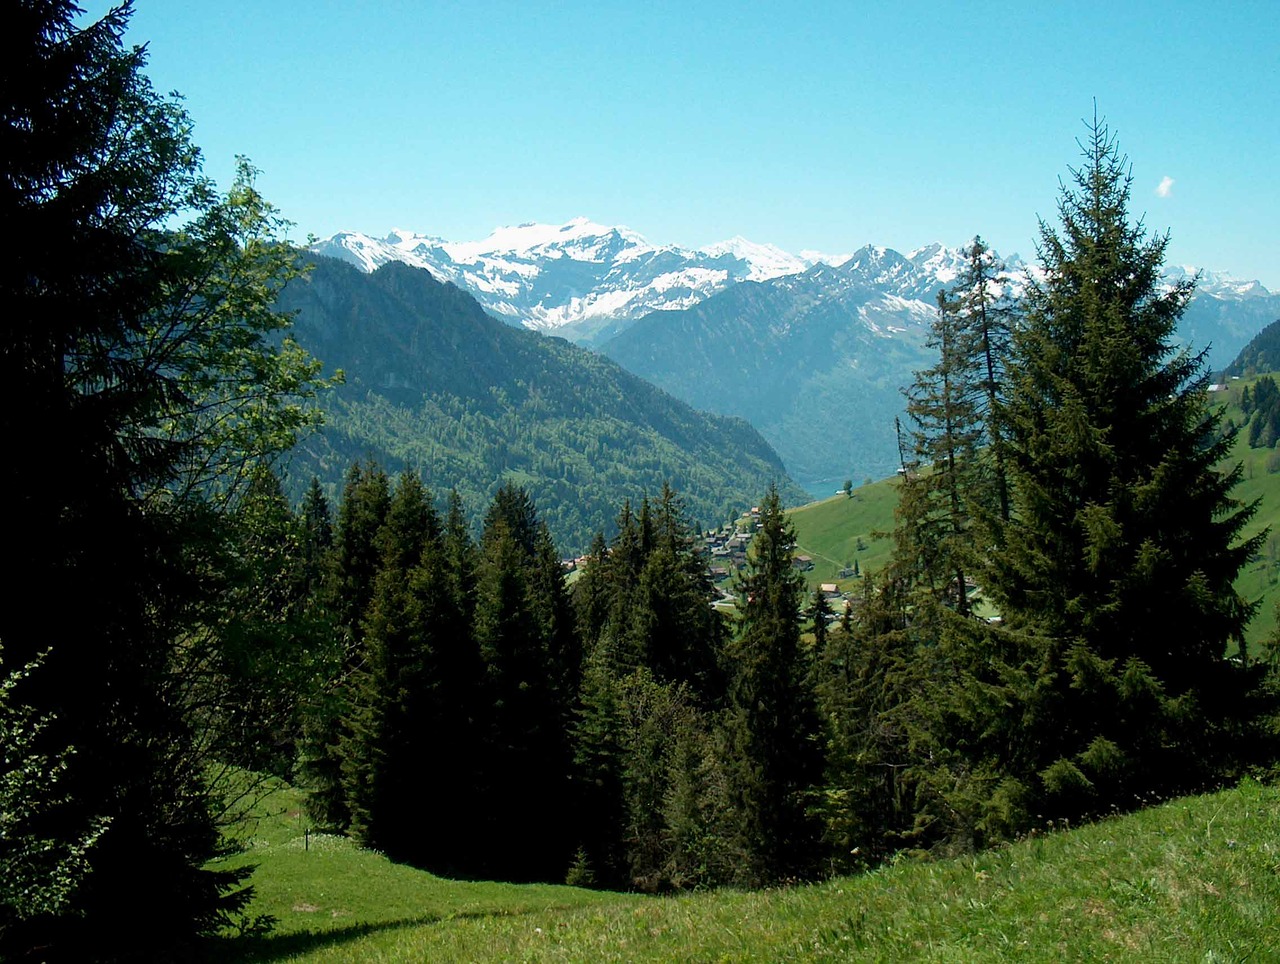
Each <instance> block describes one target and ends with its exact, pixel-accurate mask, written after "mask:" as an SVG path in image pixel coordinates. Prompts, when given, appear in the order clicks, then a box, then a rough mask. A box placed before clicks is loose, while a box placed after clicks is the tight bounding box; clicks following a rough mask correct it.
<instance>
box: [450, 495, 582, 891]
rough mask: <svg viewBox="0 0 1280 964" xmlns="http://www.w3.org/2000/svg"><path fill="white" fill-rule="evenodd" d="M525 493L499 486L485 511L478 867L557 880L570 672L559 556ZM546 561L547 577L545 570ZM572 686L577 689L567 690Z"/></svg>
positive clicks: (568, 850)
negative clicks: (482, 822) (481, 798)
mask: <svg viewBox="0 0 1280 964" xmlns="http://www.w3.org/2000/svg"><path fill="white" fill-rule="evenodd" d="M548 543H549V537H548V536H547V534H546V530H545V526H544V525H543V524H542V523H541V522H540V521H539V519H538V517H537V511H536V508H535V507H534V505H533V501H532V500H531V499H530V498H529V496H528V494H527V493H526V492H525V491H524V490H523V489H520V488H518V487H514V486H504V487H503V488H502V489H500V490H499V492H498V493H497V495H496V496H495V497H494V501H493V503H492V504H491V505H490V508H489V511H488V512H487V514H486V517H485V529H484V534H483V536H482V539H481V551H480V558H481V562H480V578H479V583H478V587H477V601H476V615H475V633H476V642H477V644H478V646H479V650H480V656H481V660H482V662H483V666H484V670H483V674H484V676H483V683H482V689H481V692H482V703H483V713H482V716H481V728H482V733H481V735H480V740H481V751H480V754H479V756H480V762H481V770H482V775H481V777H480V783H481V786H482V792H483V793H484V794H485V798H486V799H485V807H484V811H485V819H486V827H485V832H484V835H483V839H482V840H481V841H480V844H479V846H478V847H477V857H478V858H479V859H480V860H481V861H482V862H483V867H484V872H485V873H490V874H494V875H497V876H501V877H504V878H507V879H517V880H539V879H540V880H553V879H555V880H563V878H564V874H565V871H566V870H567V868H568V866H569V863H570V860H571V858H572V853H573V851H572V848H573V844H572V842H571V841H570V835H569V830H570V826H569V822H570V821H569V815H568V813H567V812H566V811H567V808H566V806H565V804H566V801H567V799H568V793H569V772H570V765H571V764H570V760H571V749H570V747H569V745H568V725H569V720H570V717H571V714H572V706H571V705H570V704H566V702H565V695H566V689H567V686H566V679H565V676H564V674H565V673H567V672H574V673H576V672H578V671H580V666H578V665H575V661H574V657H573V655H572V654H573V653H574V652H575V651H576V645H575V643H574V642H573V641H572V638H571V634H572V633H573V626H572V620H571V619H570V618H569V615H568V604H567V601H566V599H565V598H564V594H565V589H564V584H563V577H562V574H561V572H560V564H559V561H558V559H556V558H555V554H554V551H549V550H548V548H547V546H548ZM553 566H554V576H553V575H552V572H551V569H552V567H553ZM575 695H576V694H575Z"/></svg>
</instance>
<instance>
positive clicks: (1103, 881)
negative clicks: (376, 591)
mask: <svg viewBox="0 0 1280 964" xmlns="http://www.w3.org/2000/svg"><path fill="white" fill-rule="evenodd" d="M300 804H301V799H300V797H299V795H298V794H297V793H296V792H295V791H293V790H291V789H289V788H287V787H283V786H279V787H278V788H277V789H276V790H275V792H274V793H273V794H272V795H271V796H269V797H268V798H267V799H265V800H264V801H263V803H262V807H261V810H262V813H263V814H264V815H263V816H262V817H261V818H260V819H258V820H256V821H253V822H252V823H250V824H248V825H247V826H246V831H247V834H248V836H247V841H246V842H247V849H246V851H245V853H244V854H242V855H240V856H238V857H236V858H235V861H236V862H237V863H243V862H248V863H254V864H257V866H258V870H257V872H256V873H255V874H254V877H253V883H254V885H255V887H256V888H257V892H258V896H257V899H256V902H255V904H254V907H253V910H254V912H255V913H258V914H271V915H274V916H275V917H276V918H278V924H277V926H276V929H275V931H274V932H273V933H272V934H270V935H269V936H266V937H240V938H227V939H224V940H222V941H219V942H218V943H217V944H216V945H214V946H213V947H212V948H211V949H210V950H211V958H212V959H213V960H217V961H245V962H247V961H298V962H332V961H387V962H390V961H810V960H857V961H901V960H921V961H1004V960H1008V961H1195V962H1217V961H1223V962H1225V961H1246V960H1248V961H1274V960H1277V959H1280V913H1278V911H1280V790H1277V789H1276V788H1274V787H1268V786H1263V785H1261V784H1258V783H1255V782H1246V783H1245V784H1243V785H1241V786H1240V787H1238V788H1235V789H1230V790H1224V791H1221V792H1218V793H1212V794H1207V795H1204V796H1198V797H1188V798H1184V799H1179V800H1173V801H1170V802H1166V803H1163V804H1161V805H1159V806H1155V807H1152V808H1150V809H1148V810H1145V811H1142V812H1140V813H1135V814H1130V815H1127V816H1124V817H1118V818H1113V819H1109V820H1104V821H1101V822H1099V823H1096V824H1091V825H1088V826H1083V827H1079V828H1072V829H1063V830H1060V831H1058V832H1054V833H1049V834H1045V835H1041V836H1035V837H1032V838H1029V839H1024V840H1021V841H1019V842H1016V843H1014V844H1011V845H1008V846H1005V847H1002V848H1000V849H997V850H994V851H990V852H986V853H980V854H976V855H970V856H964V857H957V858H952V859H945V860H937V861H931V860H919V859H912V858H902V859H899V860H898V861H897V862H895V863H893V864H892V865H889V866H885V867H882V868H880V869H878V870H875V871H872V872H869V873H866V874H864V875H861V876H856V877H845V878H839V879H835V880H832V881H828V882H826V883H822V884H817V885H812V886H798V887H791V888H784V889H775V890H767V891H761V892H755V893H746V892H734V891H716V892H708V893H694V894H688V895H683V896H677V897H650V896H641V895H631V894H610V893H600V892H594V891H589V890H580V889H576V888H571V887H557V886H548V885H525V886H521V885H515V884H495V883H481V882H458V881H448V880H442V879H440V878H438V877H434V876H432V875H431V874H428V873H425V872H422V871H418V870H414V869H412V868H410V867H406V866H401V865H396V864H392V863H391V862H389V861H388V860H386V859H385V858H383V857H381V856H380V855H378V854H376V853H372V852H369V851H363V850H360V849H358V848H356V847H355V846H354V845H353V844H351V843H350V842H349V841H347V840H345V839H342V838H334V837H318V838H315V837H313V838H311V840H310V841H309V844H308V841H307V839H306V823H305V820H304V818H303V817H302V815H301V814H302V811H301V806H300Z"/></svg>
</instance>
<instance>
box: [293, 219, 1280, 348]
mask: <svg viewBox="0 0 1280 964" xmlns="http://www.w3.org/2000/svg"><path fill="white" fill-rule="evenodd" d="M313 250H314V251H316V252H317V253H319V254H325V255H329V256H331V257H336V258H340V259H342V260H344V261H348V262H351V263H352V264H355V265H356V266H357V267H359V268H361V269H362V270H364V271H372V270H374V269H375V268H377V267H378V266H379V265H382V264H385V263H386V262H388V261H403V262H406V263H407V264H411V265H414V266H416V267H420V268H426V269H427V270H428V271H430V272H431V273H432V274H433V275H434V276H435V277H436V278H438V279H440V280H442V281H450V282H453V283H454V284H455V285H457V286H458V287H459V288H462V289H463V290H464V291H467V292H469V293H470V294H472V295H473V296H474V297H475V298H476V299H477V300H478V301H479V302H480V303H481V304H482V305H483V306H484V307H485V309H486V310H488V311H489V312H490V313H491V314H493V315H495V316H497V317H499V318H502V319H503V320H505V321H507V322H508V323H510V324H513V325H524V326H526V327H529V328H534V329H541V330H543V331H553V332H554V333H555V334H558V335H563V336H565V337H567V338H569V339H570V340H572V341H576V342H580V343H584V344H588V345H597V346H598V345H602V344H604V343H605V342H606V341H608V340H609V339H610V338H612V337H615V336H617V335H618V334H620V333H621V332H623V331H625V330H626V329H627V328H629V327H630V326H631V325H632V324H633V323H634V322H636V321H637V320H639V319H640V318H642V317H644V316H646V315H648V314H650V313H651V312H654V311H681V310H686V309H689V308H691V307H693V306H694V305H698V304H700V303H702V302H703V301H705V300H706V299H708V298H710V297H712V296H713V295H716V294H718V293H719V292H722V291H725V290H726V289H728V288H731V287H733V286H734V285H737V284H739V283H743V282H756V283H763V284H772V285H781V286H782V287H784V288H793V287H797V286H799V287H801V288H803V289H804V291H805V292H806V293H807V296H809V295H811V296H814V297H819V296H820V297H822V298H827V297H831V296H835V295H837V294H840V293H844V294H845V295H848V296H858V297H861V296H860V295H859V293H860V292H865V293H866V295H867V298H866V299H865V300H864V301H862V302H860V305H861V307H860V308H859V314H860V316H866V317H867V318H871V317H872V316H874V318H875V319H876V320H875V321H874V322H871V323H873V324H875V325H877V326H878V327H879V328H880V329H881V330H882V331H884V332H889V331H894V330H906V329H907V328H909V327H912V326H918V325H923V324H927V323H928V321H929V320H930V319H931V318H932V316H933V313H934V311H935V310H936V308H935V299H936V297H937V292H938V289H939V288H942V287H945V286H947V285H950V284H952V283H954V282H955V280H956V278H957V277H958V275H959V273H960V270H961V268H962V266H963V261H964V255H963V252H962V249H961V248H960V247H947V246H945V245H943V244H937V243H935V244H929V245H926V246H924V247H921V248H918V249H916V250H915V251H912V252H910V253H909V254H905V255H904V254H901V253H899V252H897V251H894V250H893V249H892V248H886V247H883V246H878V245H867V246H865V247H863V248H860V249H858V250H857V251H855V252H853V253H852V254H848V255H839V256H833V255H825V254H821V253H819V252H816V251H803V252H801V253H800V254H798V255H796V254H791V253H789V252H787V251H784V250H783V249H781V248H779V247H777V246H775V245H771V244H757V243H755V242H752V241H748V240H747V239H746V238H743V237H735V238H731V239H729V240H728V241H721V242H719V243H717V244H711V245H707V246H706V247H703V248H696V249H694V248H682V247H680V246H678V245H673V244H665V245H654V244H651V243H650V242H649V241H647V240H646V239H645V238H644V237H643V236H642V235H640V234H638V233H636V232H635V231H632V230H631V229H629V228H625V227H610V226H607V225H603V224H598V223H596V222H594V221H591V220H588V219H587V218H574V219H573V220H572V221H569V222H567V223H565V224H558V225H556V224H536V223H529V224H521V225H516V226H514V227H503V228H497V229H496V230H494V231H493V232H492V233H491V234H490V235H489V236H488V237H487V238H485V239H483V240H481V241H447V240H445V239H443V238H438V237H433V236H431V235H426V234H418V233H415V232H412V231H403V230H396V231H392V232H391V233H390V234H388V235H387V236H386V237H385V238H373V237H370V236H369V235H366V234H358V233H342V234H336V235H334V236H333V237H331V238H328V239H327V240H324V241H321V242H319V243H318V244H316V245H315V246H314V248H313ZM1004 264H1005V269H1006V274H1007V282H1006V289H1007V293H1009V294H1011V295H1013V296H1014V297H1017V296H1019V295H1021V294H1022V292H1023V290H1024V289H1025V287H1026V284H1027V282H1028V280H1029V279H1030V278H1032V277H1034V276H1035V275H1036V273H1037V272H1038V270H1039V269H1038V268H1037V267H1036V266H1034V265H1028V264H1026V263H1024V262H1023V261H1022V260H1021V259H1020V258H1019V257H1018V256H1017V255H1016V254H1015V255H1010V256H1007V257H1006V258H1005V259H1004ZM1165 275H1166V283H1167V284H1169V285H1173V284H1176V283H1177V282H1179V281H1182V280H1185V279H1187V278H1190V277H1193V276H1198V283H1197V288H1196V296H1195V298H1194V299H1193V301H1192V303H1191V307H1190V309H1189V310H1188V312H1187V315H1186V316H1185V317H1184V319H1183V323H1182V325H1181V326H1180V334H1181V335H1182V337H1183V338H1184V339H1185V341H1186V342H1187V343H1189V344H1191V345H1194V346H1197V347H1204V346H1205V345H1209V344H1212V345H1213V349H1214V351H1213V357H1212V358H1211V359H1210V361H1211V364H1221V365H1225V364H1226V363H1227V362H1228V361H1230V359H1231V358H1232V357H1234V354H1235V352H1237V351H1239V350H1240V348H1241V347H1242V346H1243V345H1244V344H1245V342H1247V341H1248V340H1249V338H1251V337H1252V336H1253V335H1254V334H1255V333H1256V332H1257V331H1259V330H1261V328H1262V327H1264V326H1265V325H1266V324H1268V323H1269V322H1270V321H1273V320H1274V319H1275V312H1276V310H1277V305H1278V304H1280V296H1277V295H1274V294H1272V293H1271V292H1269V291H1268V290H1267V289H1266V288H1264V287H1263V286H1262V285H1261V284H1259V283H1258V282H1256V281H1240V280H1238V279H1236V278H1233V277H1232V276H1231V275H1230V274H1227V273H1226V272H1220V271H1204V270H1198V269H1196V268H1192V267H1187V266H1173V267H1170V268H1169V269H1167V270H1166V272H1165Z"/></svg>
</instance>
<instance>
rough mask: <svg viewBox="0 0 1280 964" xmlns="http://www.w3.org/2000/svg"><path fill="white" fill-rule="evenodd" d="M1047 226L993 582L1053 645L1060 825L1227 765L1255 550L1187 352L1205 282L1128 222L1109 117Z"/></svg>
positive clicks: (1044, 710)
mask: <svg viewBox="0 0 1280 964" xmlns="http://www.w3.org/2000/svg"><path fill="white" fill-rule="evenodd" d="M1082 154H1083V162H1082V164H1081V166H1080V167H1079V168H1078V169H1074V170H1073V171H1072V174H1071V179H1070V181H1069V183H1068V185H1067V186H1065V187H1064V188H1063V191H1062V195H1061V198H1060V200H1059V205H1058V213H1059V219H1060V222H1061V224H1060V227H1058V228H1054V227H1051V226H1049V225H1047V224H1042V228H1041V243H1040V255H1041V260H1042V266H1043V280H1042V281H1040V282H1038V283H1035V284H1033V285H1032V286H1031V288H1030V290H1029V293H1028V295H1027V298H1026V316H1025V321H1024V323H1023V324H1022V325H1020V326H1019V328H1018V329H1017V330H1016V332H1015V337H1014V350H1013V357H1012V360H1011V363H1010V365H1009V379H1008V385H1009V396H1008V400H1007V402H1006V404H1005V405H1004V406H1003V407H1002V410H1001V413H1000V414H1001V424H1002V425H1003V426H1004V431H1005V433H1006V439H1005V442H1006V448H1005V451H1006V452H1007V455H1008V468H1009V473H1010V482H1011V484H1012V485H1011V487H1012V491H1013V511H1012V519H1011V521H1010V523H1009V525H1008V526H1007V527H1006V549H1005V551H1004V552H1002V553H999V554H998V555H996V556H994V557H993V559H992V563H993V565H992V567H991V573H990V575H989V576H988V579H987V582H988V588H989V590H990V591H991V593H992V596H993V597H994V599H995V602H996V605H997V606H998V608H999V609H1000V611H1001V613H1002V615H1003V616H1004V619H1005V622H1006V624H1007V625H1009V626H1011V627H1013V628H1015V629H1017V630H1021V631H1024V632H1029V633H1033V634H1035V635H1037V636H1038V637H1039V638H1040V639H1041V641H1042V643H1041V648H1040V652H1039V653H1038V655H1037V657H1036V661H1037V663H1038V665H1037V667H1036V669H1037V674H1038V677H1037V682H1036V684H1035V691H1034V692H1035V695H1034V698H1033V699H1032V701H1031V702H1030V704H1029V705H1028V706H1026V707H1025V708H1024V713H1025V719H1026V723H1027V725H1028V733H1027V739H1028V740H1029V741H1032V742H1034V744H1035V746H1036V752H1035V754H1034V762H1029V765H1031V766H1033V767H1034V768H1035V770H1036V774H1037V778H1038V779H1037V780H1036V781H1035V782H1037V783H1038V786H1039V792H1040V794H1041V799H1042V800H1043V809H1042V811H1041V812H1043V813H1045V814H1054V813H1064V814H1076V813H1081V812H1096V811H1099V810H1101V809H1103V808H1106V807H1110V806H1116V805H1119V806H1128V805H1133V804H1136V803H1137V802H1138V801H1139V800H1140V799H1143V798H1144V795H1146V794H1150V793H1171V792H1175V791H1179V790H1187V789H1190V788H1193V787H1196V786H1198V785H1201V784H1202V783H1205V782H1208V781H1211V780H1213V779H1215V778H1216V777H1218V776H1219V775H1221V774H1222V773H1223V772H1224V771H1225V770H1227V769H1229V767H1230V765H1231V764H1230V760H1231V757H1232V755H1233V745H1232V744H1233V741H1232V740H1230V739H1228V738H1227V734H1229V733H1230V732H1232V729H1233V723H1232V715H1233V713H1232V710H1233V706H1236V705H1239V704H1240V696H1241V694H1240V692H1239V685H1240V684H1241V682H1242V681H1241V679H1240V673H1239V672H1238V670H1237V669H1236V668H1234V667H1233V665H1232V664H1231V663H1230V662H1228V661H1227V660H1226V651H1227V647H1228V645H1229V644H1230V643H1231V642H1232V641H1233V640H1234V641H1240V640H1242V639H1243V632H1244V628H1245V624H1246V623H1247V621H1248V619H1249V617H1250V615H1251V614H1252V610H1253V607H1252V606H1251V605H1250V604H1249V603H1247V602H1246V601H1245V600H1244V599H1243V598H1241V596H1240V595H1239V593H1238V592H1237V591H1236V590H1235V589H1234V587H1233V585H1232V582H1233V580H1234V579H1235V577H1236V575H1237V574H1238V573H1239V572H1240V569H1241V567H1242V565H1243V564H1244V563H1245V561H1246V560H1247V559H1248V558H1249V556H1250V555H1251V554H1252V553H1253V552H1254V551H1255V550H1256V548H1257V546H1258V544H1259V539H1260V538H1261V537H1254V538H1251V539H1241V532H1242V530H1243V528H1244V526H1245V525H1246V523H1247V522H1248V521H1249V519H1250V517H1251V516H1252V515H1253V511H1254V509H1253V507H1252V506H1245V505H1241V504H1240V503H1239V502H1238V501H1237V500H1235V499H1234V498H1232V496H1231V490H1232V489H1233V487H1234V486H1235V484H1236V482H1237V481H1238V480H1239V478H1240V468H1239V467H1238V466H1237V467H1236V468H1234V469H1228V470H1225V471H1224V470H1220V469H1219V465H1220V464H1221V462H1222V461H1223V459H1224V458H1225V457H1226V455H1227V452H1228V448H1229V446H1230V442H1231V438H1230V434H1229V433H1222V432H1221V431H1220V428H1221V425H1220V421H1221V417H1220V415H1219V413H1218V412H1216V411H1215V410H1214V409H1213V408H1211V407H1210V405H1209V402H1208V398H1207V394H1206V391H1205V386H1206V378H1207V373H1206V370H1205V364H1204V356H1203V354H1198V355H1197V354H1192V353H1190V352H1189V351H1187V350H1178V349H1177V348H1176V347H1175V345H1174V341H1173V337H1174V331H1175V326H1176V324H1177V321H1178V318H1179V317H1180V316H1181V315H1182V313H1183V311H1184V310H1185V308H1186V306H1187V302H1188V299H1189V298H1190V296H1191V293H1192V283H1191V282H1180V283H1178V284H1176V285H1174V286H1173V287H1172V288H1167V287H1165V285H1164V283H1163V282H1162V280H1161V277H1160V268H1161V264H1162V262H1163V259H1164V254H1165V248H1166V245H1167V242H1168V238H1167V236H1155V237H1151V236H1148V235H1147V233H1146V231H1145V229H1144V227H1143V225H1142V222H1141V221H1137V222H1134V221H1132V220H1131V218H1130V215H1129V210H1128V207H1129V198H1130V175H1129V170H1128V164H1127V161H1126V159H1125V158H1124V156H1123V155H1121V153H1120V151H1119V149H1118V147H1117V144H1116V141H1115V139H1114V137H1113V136H1112V135H1111V134H1110V132H1109V131H1108V129H1107V128H1106V126H1105V125H1104V124H1102V123H1100V122H1098V121H1097V120H1095V121H1094V122H1093V124H1092V125H1091V126H1090V128H1089V130H1088V134H1087V136H1086V138H1085V139H1084V142H1083V145H1082Z"/></svg>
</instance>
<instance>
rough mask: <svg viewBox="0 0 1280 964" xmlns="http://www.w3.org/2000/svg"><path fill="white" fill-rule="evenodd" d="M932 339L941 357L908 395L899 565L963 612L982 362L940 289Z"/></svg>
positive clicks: (974, 489)
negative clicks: (907, 449)
mask: <svg viewBox="0 0 1280 964" xmlns="http://www.w3.org/2000/svg"><path fill="white" fill-rule="evenodd" d="M929 343H930V345H932V346H933V347H934V348H936V349H937V350H938V361H937V363H936V364H935V365H933V366H932V367H931V368H928V369H926V370H924V371H921V372H917V373H916V379H915V383H914V385H913V386H912V388H911V390H910V391H908V392H907V415H908V416H909V418H910V420H911V424H912V429H911V431H910V438H911V442H912V445H911V451H912V459H911V461H910V462H908V463H906V464H905V465H904V470H905V471H904V472H903V475H902V480H901V483H900V484H901V494H900V497H899V502H898V507H897V509H896V518H897V525H896V526H895V529H894V541H895V551H894V565H895V568H896V569H897V570H898V574H899V575H900V576H901V577H902V578H906V579H908V580H909V581H911V582H912V583H913V584H914V585H917V586H919V587H920V588H921V589H923V590H925V591H927V592H928V593H929V594H930V595H932V596H933V597H934V598H935V599H937V600H939V601H941V602H943V603H944V604H945V605H947V606H949V607H951V608H953V609H955V610H956V611H957V612H960V613H962V614H963V613H967V612H968V610H969V600H968V594H967V590H966V581H967V576H966V573H967V572H969V571H971V562H972V556H973V553H972V548H971V547H972V544H973V540H974V532H973V528H974V524H975V513H976V509H975V506H974V505H973V501H974V500H976V499H978V498H980V489H979V464H980V462H979V452H980V448H981V445H982V442H983V435H984V431H983V423H982V418H981V414H980V412H979V409H978V404H977V403H978V401H979V398H978V396H977V393H976V392H975V390H974V389H975V386H976V384H977V383H978V380H979V378H980V375H979V371H980V369H979V364H978V363H979V359H978V358H977V357H975V355H974V354H973V352H972V351H971V347H972V341H971V339H970V338H969V337H967V333H966V332H965V331H964V330H963V329H962V327H961V322H960V314H959V308H958V305H957V303H956V302H954V301H952V300H951V299H950V298H948V297H947V295H946V293H945V292H939V293H938V313H937V317H936V319H935V321H934V323H933V327H932V331H931V333H930V340H929Z"/></svg>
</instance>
